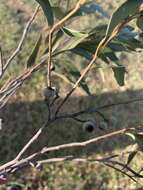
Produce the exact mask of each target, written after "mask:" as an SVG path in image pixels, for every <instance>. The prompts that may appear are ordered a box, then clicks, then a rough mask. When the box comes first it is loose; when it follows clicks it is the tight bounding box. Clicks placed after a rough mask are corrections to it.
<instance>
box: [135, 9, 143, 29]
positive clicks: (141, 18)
mask: <svg viewBox="0 0 143 190" xmlns="http://www.w3.org/2000/svg"><path fill="white" fill-rule="evenodd" d="M136 24H137V26H138V27H139V28H140V29H141V30H143V12H142V13H141V14H140V16H139V17H138V18H137V22H136Z"/></svg>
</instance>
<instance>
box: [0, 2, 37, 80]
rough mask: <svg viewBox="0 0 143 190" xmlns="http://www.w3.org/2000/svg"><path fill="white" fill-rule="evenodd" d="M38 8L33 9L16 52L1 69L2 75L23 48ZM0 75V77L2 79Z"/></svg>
mask: <svg viewBox="0 0 143 190" xmlns="http://www.w3.org/2000/svg"><path fill="white" fill-rule="evenodd" d="M39 8H40V6H39V5H38V6H37V7H36V9H35V11H34V13H33V15H32V17H31V18H30V20H29V21H28V22H27V24H26V26H25V28H24V31H23V34H22V37H21V39H20V42H19V44H18V47H17V48H16V50H15V51H14V52H13V54H12V55H11V56H10V58H9V59H8V60H7V62H6V64H5V65H4V67H3V74H4V72H5V71H6V69H7V68H8V66H9V65H10V63H11V61H12V60H13V59H14V58H15V57H16V56H17V55H18V54H19V52H20V51H21V49H22V46H23V44H24V41H25V39H26V37H27V33H28V31H29V28H30V26H31V24H32V22H33V21H34V19H35V17H36V15H37V13H38V11H39ZM3 74H2V75H3ZM2 75H1V76H0V77H2Z"/></svg>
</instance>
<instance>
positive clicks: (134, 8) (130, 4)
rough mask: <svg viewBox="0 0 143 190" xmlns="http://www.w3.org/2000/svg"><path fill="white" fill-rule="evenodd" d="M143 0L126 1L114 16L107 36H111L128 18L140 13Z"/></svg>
mask: <svg viewBox="0 0 143 190" xmlns="http://www.w3.org/2000/svg"><path fill="white" fill-rule="evenodd" d="M142 3H143V0H126V2H125V3H123V4H122V5H121V6H120V7H119V8H118V9H117V10H116V11H115V12H114V13H113V15H112V17H111V19H110V23H109V25H108V28H107V32H106V36H110V35H111V33H112V32H113V30H114V29H115V27H116V26H117V25H118V24H120V23H122V22H123V21H124V20H125V19H126V18H128V17H129V16H131V15H134V14H135V13H137V12H138V11H139V8H140V6H141V5H142Z"/></svg>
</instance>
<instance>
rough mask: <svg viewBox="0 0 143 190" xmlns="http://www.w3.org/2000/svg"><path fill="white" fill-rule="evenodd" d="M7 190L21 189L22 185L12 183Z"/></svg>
mask: <svg viewBox="0 0 143 190" xmlns="http://www.w3.org/2000/svg"><path fill="white" fill-rule="evenodd" d="M8 190H22V187H21V186H20V185H13V186H11V187H9V188H8Z"/></svg>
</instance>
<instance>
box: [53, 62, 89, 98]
mask: <svg viewBox="0 0 143 190" xmlns="http://www.w3.org/2000/svg"><path fill="white" fill-rule="evenodd" d="M56 66H57V69H58V70H57V72H58V73H60V75H61V73H63V76H64V78H65V77H66V78H67V79H68V80H69V81H70V82H71V83H73V84H74V83H75V82H76V81H77V80H78V78H79V77H80V71H79V70H78V68H77V67H76V65H74V64H73V63H71V62H69V61H64V62H63V63H62V64H56ZM68 80H67V81H68ZM80 87H81V88H82V89H83V90H84V91H85V92H86V93H87V94H88V95H89V94H90V90H89V88H88V85H87V84H86V82H85V80H84V79H83V80H82V81H81V82H80Z"/></svg>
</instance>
